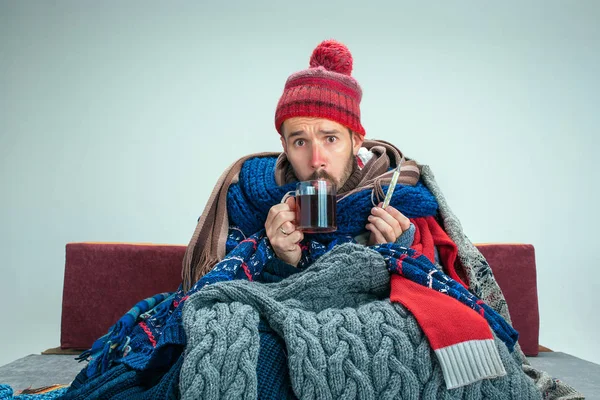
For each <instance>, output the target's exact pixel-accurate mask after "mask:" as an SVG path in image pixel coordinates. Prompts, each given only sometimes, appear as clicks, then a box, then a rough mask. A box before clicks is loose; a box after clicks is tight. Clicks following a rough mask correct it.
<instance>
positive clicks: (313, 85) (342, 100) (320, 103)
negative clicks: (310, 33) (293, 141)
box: [275, 40, 365, 136]
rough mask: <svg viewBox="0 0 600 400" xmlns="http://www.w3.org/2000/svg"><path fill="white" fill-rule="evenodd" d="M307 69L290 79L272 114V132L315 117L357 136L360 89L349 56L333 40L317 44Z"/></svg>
mask: <svg viewBox="0 0 600 400" xmlns="http://www.w3.org/2000/svg"><path fill="white" fill-rule="evenodd" d="M309 65H310V67H309V68H308V69H305V70H302V71H299V72H296V73H294V74H292V75H290V76H289V78H288V79H287V81H286V83H285V87H284V89H283V94H282V95H281V98H280V99H279V103H278V104H277V109H276V111H275V129H277V132H279V134H281V133H282V132H281V128H282V125H283V122H284V121H285V120H286V119H288V118H293V117H317V118H326V119H329V120H332V121H335V122H337V123H339V124H341V125H344V126H345V127H347V128H349V129H350V130H352V131H353V132H356V133H358V134H359V135H362V136H364V135H365V128H363V126H362V125H361V123H360V100H361V98H362V89H361V87H360V85H359V84H358V82H357V81H356V79H354V78H353V77H352V76H351V73H352V54H350V51H349V50H348V48H347V47H346V46H345V45H344V44H342V43H340V42H337V41H335V40H325V41H323V42H322V43H321V44H319V45H318V46H317V47H316V48H315V49H314V50H313V53H312V56H311V57H310V63H309Z"/></svg>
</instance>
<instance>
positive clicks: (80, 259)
mask: <svg viewBox="0 0 600 400" xmlns="http://www.w3.org/2000/svg"><path fill="white" fill-rule="evenodd" d="M185 249H186V246H170V245H144V244H125V243H69V244H67V246H66V261H65V279H64V287H63V301H62V316H61V337H60V347H61V348H63V349H87V348H89V347H91V345H92V344H93V343H94V341H95V340H96V339H98V338H99V337H100V336H102V335H104V334H106V333H107V332H108V328H109V327H111V326H112V325H113V324H114V323H115V322H116V321H117V320H118V319H119V318H120V317H122V316H123V314H125V313H126V312H127V311H129V309H130V308H131V307H132V306H133V305H134V304H136V303H137V302H138V301H140V300H142V299H145V298H147V297H151V296H153V295H155V294H156V293H161V292H172V291H174V290H176V289H177V288H178V286H179V284H180V283H181V265H182V260H183V255H184V253H185Z"/></svg>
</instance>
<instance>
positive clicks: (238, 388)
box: [180, 244, 541, 400]
mask: <svg viewBox="0 0 600 400" xmlns="http://www.w3.org/2000/svg"><path fill="white" fill-rule="evenodd" d="M389 280H390V275H389V272H388V270H387V268H386V266H385V262H384V260H383V257H382V256H381V255H380V254H379V253H377V252H375V251H373V250H371V249H369V248H367V247H364V246H360V245H355V244H345V245H341V246H337V247H335V248H334V249H333V250H332V251H330V252H329V253H327V254H325V255H324V256H322V257H321V258H320V259H319V260H318V261H317V262H315V263H314V264H313V265H311V266H310V267H309V268H307V269H306V270H305V271H303V272H301V273H298V274H295V275H293V276H291V277H289V278H287V279H285V280H283V281H281V282H277V283H272V284H261V283H255V282H248V281H242V280H239V281H231V282H222V283H217V284H214V285H211V286H207V287H205V288H204V289H202V290H201V291H199V292H198V293H196V294H194V295H192V296H191V297H190V298H189V299H188V300H187V302H186V304H185V306H184V312H183V324H184V328H185V331H186V335H187V337H188V345H187V347H186V351H185V358H184V363H183V367H182V370H181V374H180V390H181V397H182V398H183V399H198V398H202V399H220V398H227V399H234V398H240V399H242V398H243V399H256V396H257V375H256V366H257V360H258V350H259V333H258V321H259V318H260V317H261V316H262V317H264V318H265V319H266V320H267V321H268V323H269V324H270V325H271V327H272V328H273V329H274V330H275V331H276V332H277V333H278V334H279V335H280V336H281V337H282V338H284V340H285V343H286V348H287V352H288V365H289V371H290V378H291V382H292V386H293V390H294V392H295V394H296V396H297V397H298V398H300V399H319V400H320V399H339V398H342V399H355V398H358V399H431V400H434V399H484V398H486V399H487V398H493V399H541V392H540V390H539V389H538V388H536V386H535V384H534V381H533V380H532V379H531V378H529V377H528V376H527V375H526V374H525V373H524V372H523V370H522V368H521V365H520V360H519V359H518V356H517V355H516V354H515V356H512V355H511V354H510V353H509V352H508V349H507V348H506V346H505V345H504V343H502V342H501V341H500V340H498V339H496V346H497V348H498V351H499V354H500V357H501V360H502V363H503V364H504V367H505V369H506V372H507V375H505V376H502V377H499V378H494V379H484V380H480V381H477V382H475V383H472V384H470V385H467V386H464V387H460V388H457V389H452V390H447V389H446V387H445V383H444V378H443V375H442V370H441V367H440V365H439V363H438V360H437V358H436V356H435V354H434V353H433V351H432V350H431V348H430V346H429V344H428V342H427V339H426V337H425V336H424V334H423V332H422V330H421V329H420V327H419V325H418V324H417V321H416V320H415V318H414V317H413V316H412V315H411V314H410V313H409V312H408V311H407V310H406V309H405V308H404V307H403V306H401V305H400V304H395V303H390V301H389V299H386V297H387V295H389ZM466 329H468V328H467V327H466Z"/></svg>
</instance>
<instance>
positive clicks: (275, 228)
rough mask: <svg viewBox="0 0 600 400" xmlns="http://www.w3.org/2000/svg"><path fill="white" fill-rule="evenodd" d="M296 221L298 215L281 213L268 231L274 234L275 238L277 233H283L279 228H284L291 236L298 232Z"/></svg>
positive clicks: (287, 212) (288, 212)
mask: <svg viewBox="0 0 600 400" xmlns="http://www.w3.org/2000/svg"><path fill="white" fill-rule="evenodd" d="M295 219H296V213H294V212H293V211H281V212H279V213H278V214H277V216H275V218H274V219H273V222H272V223H271V226H270V227H268V228H267V231H269V230H271V232H273V233H274V234H273V236H275V235H276V234H277V232H279V233H282V232H281V230H280V229H279V228H283V230H284V231H285V232H286V233H288V234H290V233H292V232H294V231H295V230H296V226H295V225H294V224H293V221H294V220H295Z"/></svg>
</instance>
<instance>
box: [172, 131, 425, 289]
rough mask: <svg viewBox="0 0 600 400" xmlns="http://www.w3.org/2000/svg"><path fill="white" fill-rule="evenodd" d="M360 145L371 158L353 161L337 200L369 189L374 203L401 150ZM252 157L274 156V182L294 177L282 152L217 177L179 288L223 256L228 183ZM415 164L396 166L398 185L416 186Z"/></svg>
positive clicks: (186, 286)
mask: <svg viewBox="0 0 600 400" xmlns="http://www.w3.org/2000/svg"><path fill="white" fill-rule="evenodd" d="M363 147H365V148H367V149H368V150H369V151H371V152H372V153H373V156H372V158H371V159H370V160H369V161H368V162H367V163H366V165H365V166H364V168H362V169H360V168H358V166H357V163H356V162H355V164H354V170H353V172H352V174H351V175H350V177H349V178H348V180H347V181H346V183H345V184H344V185H343V186H342V188H340V190H338V195H339V196H338V201H339V200H341V199H342V198H344V197H346V196H349V195H351V194H353V193H356V192H358V191H361V190H371V191H372V196H373V198H374V199H376V200H374V203H375V204H377V203H378V202H379V201H381V200H382V199H383V197H384V193H383V190H382V188H381V185H382V184H386V183H389V181H390V179H391V177H392V171H389V169H390V167H392V168H393V167H396V166H397V165H398V164H399V163H400V160H401V159H402V157H403V156H402V153H401V152H400V150H398V149H397V148H396V147H394V146H393V145H392V144H390V143H387V142H384V141H375V140H366V141H365V142H364V143H363ZM254 157H278V158H277V162H276V164H275V171H274V173H275V181H276V183H277V184H278V185H279V186H281V185H285V184H288V183H291V182H296V181H297V180H298V179H297V178H296V175H295V174H294V170H293V168H292V166H291V164H290V163H289V162H288V160H287V157H286V155H285V153H257V154H251V155H248V156H245V157H242V158H240V159H239V160H237V161H236V162H235V163H233V164H232V165H231V166H230V167H229V168H227V170H225V172H223V174H222V175H221V177H220V178H219V180H218V181H217V184H216V185H215V188H214V189H213V191H212V193H211V195H210V197H209V198H208V201H207V204H206V207H205V208H204V212H203V213H202V215H201V216H200V218H199V219H198V224H197V225H196V229H195V231H194V234H193V235H192V238H191V240H190V243H189V244H188V247H187V249H186V251H185V256H184V258H183V268H182V273H181V276H182V279H183V290H184V291H188V290H189V289H190V288H191V287H192V286H193V284H194V283H196V282H197V281H198V280H199V279H200V278H201V277H202V276H204V275H205V274H206V273H208V272H209V271H210V270H211V269H212V267H213V266H214V265H215V264H217V263H218V262H219V261H221V260H222V259H223V257H225V243H226V241H227V235H228V234H229V217H228V215H227V192H228V190H229V186H230V185H231V184H234V183H237V182H238V180H239V173H240V170H241V169H242V165H243V164H244V162H245V161H247V160H248V159H250V158H254ZM419 176H420V175H419V167H418V165H417V163H416V162H415V161H413V160H408V159H405V161H404V163H403V164H402V167H401V168H400V177H399V179H398V183H399V184H403V185H413V186H414V185H416V183H417V182H418V180H419Z"/></svg>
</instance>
